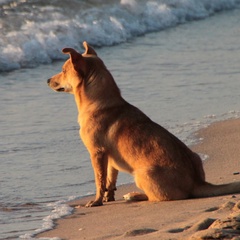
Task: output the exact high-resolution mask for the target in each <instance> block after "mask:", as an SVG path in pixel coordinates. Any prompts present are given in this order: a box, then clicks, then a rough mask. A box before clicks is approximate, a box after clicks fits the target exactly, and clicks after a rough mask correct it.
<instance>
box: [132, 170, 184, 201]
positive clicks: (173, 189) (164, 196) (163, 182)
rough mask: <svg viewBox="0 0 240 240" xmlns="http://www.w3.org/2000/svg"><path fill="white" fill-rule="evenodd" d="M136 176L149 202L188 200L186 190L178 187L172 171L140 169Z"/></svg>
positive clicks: (137, 183)
mask: <svg viewBox="0 0 240 240" xmlns="http://www.w3.org/2000/svg"><path fill="white" fill-rule="evenodd" d="M134 176H135V182H136V185H137V187H139V188H140V189H142V190H143V191H144V193H145V194H146V196H147V197H148V200H149V201H152V202H159V201H168V200H178V199H186V198H188V194H187V192H185V189H181V187H179V186H178V183H177V179H176V177H175V174H174V173H173V172H172V171H168V170H165V169H160V168H159V167H154V168H148V169H139V170H138V171H136V172H135V173H134ZM186 188H187V186H186Z"/></svg>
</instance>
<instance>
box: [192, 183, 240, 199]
mask: <svg viewBox="0 0 240 240" xmlns="http://www.w3.org/2000/svg"><path fill="white" fill-rule="evenodd" d="M234 193H240V182H233V183H228V184H221V185H214V184H211V183H208V182H205V183H204V184H203V185H200V186H197V187H195V189H194V191H193V193H192V195H193V197H194V198H204V197H213V196H221V195H228V194H234Z"/></svg>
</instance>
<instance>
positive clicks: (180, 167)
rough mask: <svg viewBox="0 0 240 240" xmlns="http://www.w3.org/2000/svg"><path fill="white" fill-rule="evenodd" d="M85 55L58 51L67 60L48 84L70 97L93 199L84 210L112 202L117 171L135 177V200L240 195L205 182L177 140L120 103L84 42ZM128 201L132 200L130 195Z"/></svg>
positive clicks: (235, 186)
mask: <svg viewBox="0 0 240 240" xmlns="http://www.w3.org/2000/svg"><path fill="white" fill-rule="evenodd" d="M83 46H84V48H85V52H84V53H83V54H80V53H78V52H77V51H76V50H74V49H72V48H64V49H63V50H62V52H63V53H64V54H69V56H70V57H69V59H68V60H67V61H66V62H65V64H64V65H63V67H62V72H60V73H58V74H56V75H54V76H53V77H51V78H50V79H48V80H47V83H48V85H49V87H50V88H52V89H53V90H55V91H57V92H67V93H71V94H73V95H74V98H75V102H76V105H77V108H78V122H79V125H80V137H81V138H82V141H83V143H84V144H85V146H86V148H87V149H88V151H89V154H90V157H91V163H92V167H93V170H94V175H95V183H96V197H95V200H93V201H90V202H88V203H87V204H86V207H93V206H101V205H102V204H103V202H104V201H114V200H115V198H114V192H115V190H116V181H117V175H118V171H124V172H127V173H130V174H132V175H133V176H134V180H135V183H136V185H137V187H138V188H140V189H142V190H143V192H144V194H140V195H138V194H133V198H135V199H137V200H149V201H167V200H180V199H188V198H201V197H210V196H218V195H226V194H233V193H240V182H234V183H229V184H222V185H213V184H211V183H208V182H206V180H205V174H204V170H203V165H202V161H201V159H200V157H199V155H198V154H196V153H194V152H193V151H191V150H190V149H189V148H188V147H187V146H186V145H185V144H184V143H183V142H181V141H180V140H179V139H178V138H177V137H175V136H174V135H173V134H171V133H170V132H168V131H167V130H166V129H164V128H163V127H161V126H160V125H158V124H157V123H155V122H153V121H152V120H151V119H150V118H149V117H147V116H146V115H145V114H144V113H143V112H142V111H141V110H139V109H138V108H137V107H135V106H133V105H131V104H130V103H128V102H127V101H125V100H124V99H123V97H122V96H121V93H120V90H119V88H118V86H117V84H116V82H115V81H114V79H113V76H112V75H111V73H110V72H109V71H108V69H107V68H106V66H105V65H104V63H103V61H102V60H101V59H100V58H99V57H98V55H97V53H96V51H95V50H94V49H93V48H92V47H91V46H90V45H89V44H88V43H87V42H83ZM130 198H131V195H130Z"/></svg>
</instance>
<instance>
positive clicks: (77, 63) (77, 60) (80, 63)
mask: <svg viewBox="0 0 240 240" xmlns="http://www.w3.org/2000/svg"><path fill="white" fill-rule="evenodd" d="M62 52H63V53H65V54H69V55H70V57H71V61H72V64H73V66H74V69H75V70H76V71H81V70H82V68H84V58H83V56H82V54H80V53H79V52H77V51H76V50H75V49H73V48H64V49H63V50H62Z"/></svg>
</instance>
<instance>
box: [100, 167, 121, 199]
mask: <svg viewBox="0 0 240 240" xmlns="http://www.w3.org/2000/svg"><path fill="white" fill-rule="evenodd" d="M117 176H118V170H116V169H115V168H114V167H112V166H111V165H110V164H109V163H108V170H107V183H106V190H105V191H106V192H105V194H104V198H103V201H104V202H110V201H115V197H114V195H115V191H116V190H117V188H116V182H117Z"/></svg>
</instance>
